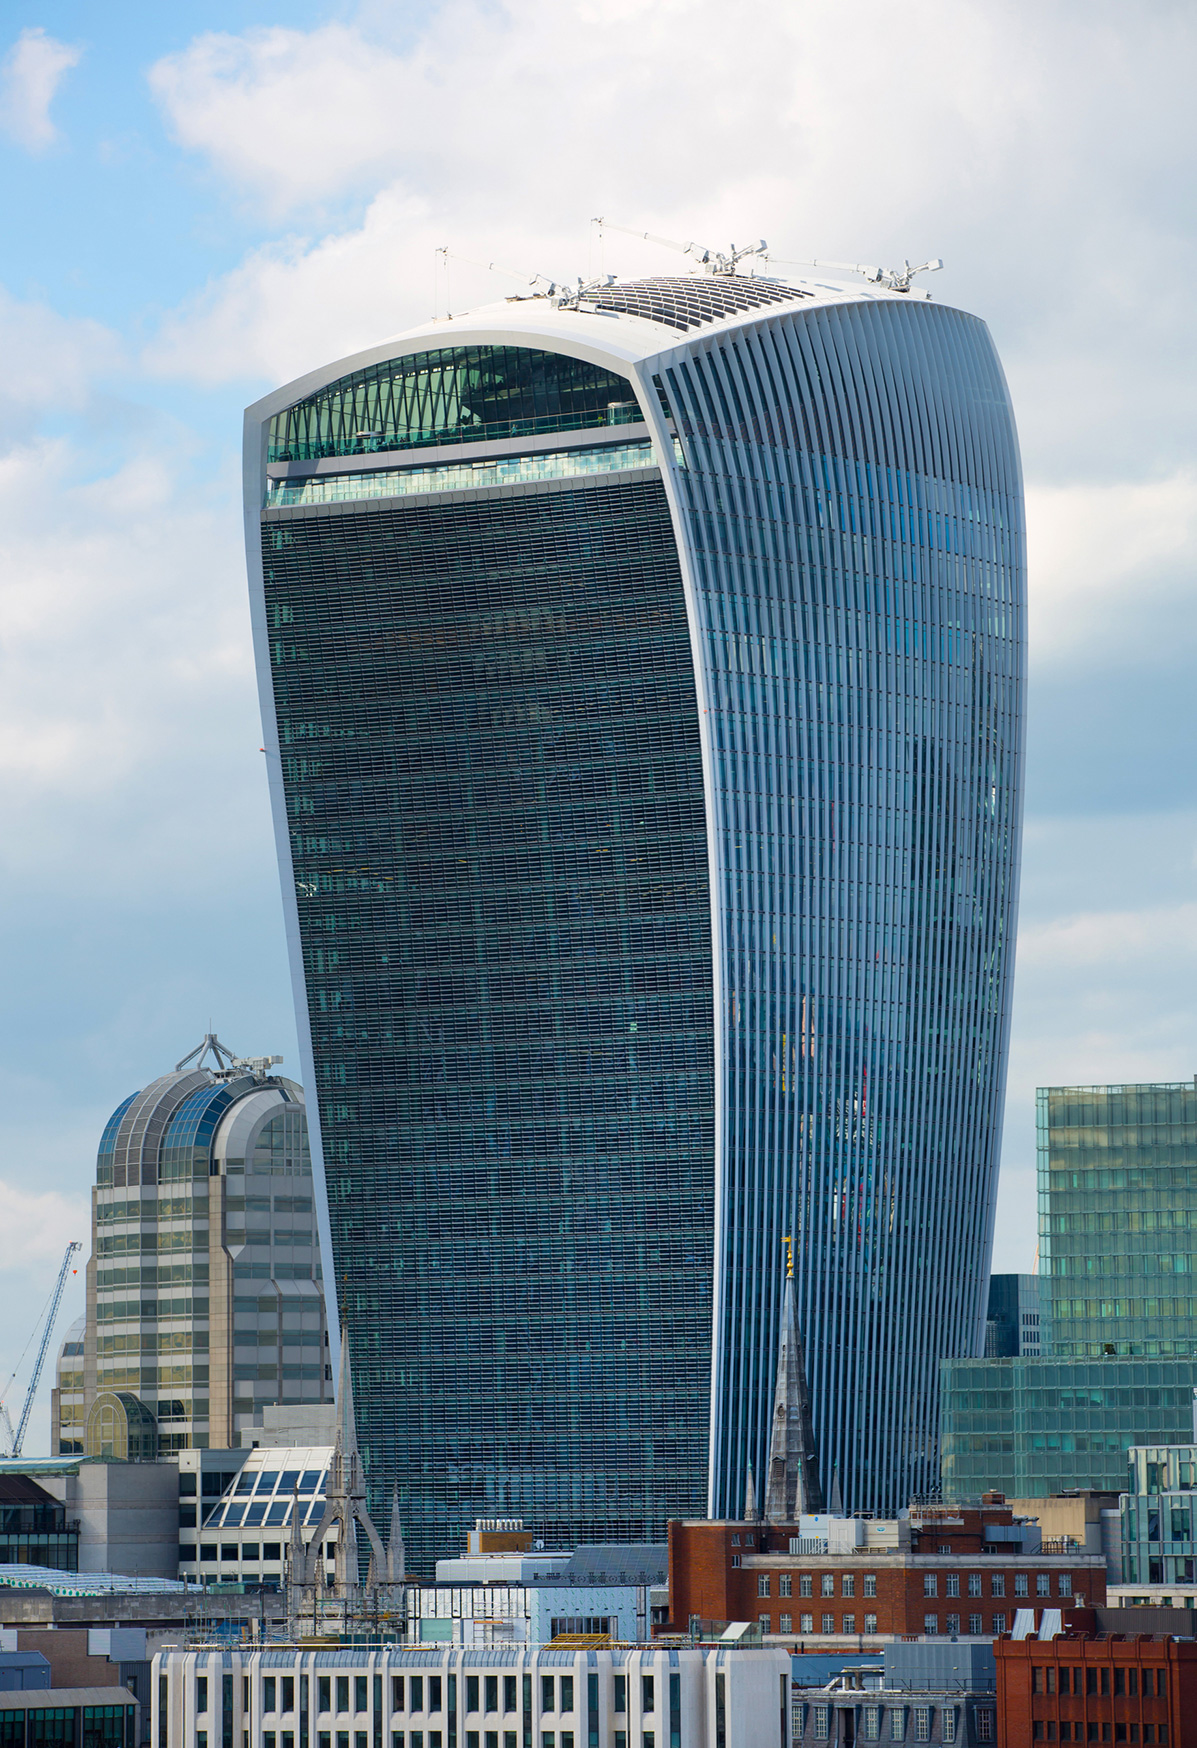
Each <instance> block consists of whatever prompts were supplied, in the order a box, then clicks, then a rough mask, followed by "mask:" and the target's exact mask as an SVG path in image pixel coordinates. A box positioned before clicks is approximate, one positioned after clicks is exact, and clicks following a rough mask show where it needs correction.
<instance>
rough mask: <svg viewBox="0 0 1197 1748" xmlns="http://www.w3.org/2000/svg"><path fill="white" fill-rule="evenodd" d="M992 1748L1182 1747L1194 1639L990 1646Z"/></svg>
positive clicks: (1098, 1637) (1192, 1694) (1191, 1696)
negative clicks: (1076, 1746)
mask: <svg viewBox="0 0 1197 1748" xmlns="http://www.w3.org/2000/svg"><path fill="white" fill-rule="evenodd" d="M994 1654H995V1657H996V1662H997V1721H998V1735H997V1741H998V1748H1025V1745H1026V1744H1027V1743H1029V1742H1127V1743H1130V1742H1140V1743H1143V1744H1144V1745H1145V1748H1151V1744H1153V1743H1156V1744H1160V1743H1162V1744H1171V1748H1184V1745H1185V1744H1186V1743H1188V1742H1190V1741H1192V1739H1193V1738H1192V1718H1193V1713H1194V1707H1195V1706H1197V1642H1195V1641H1194V1640H1192V1639H1187V1640H1186V1639H1175V1638H1172V1637H1169V1636H1167V1635H1166V1634H1163V1633H1161V1634H1154V1633H1153V1634H1148V1633H1135V1632H1119V1631H1117V1630H1116V1629H1115V1630H1107V1631H1102V1632H1089V1633H1086V1632H1082V1631H1080V1630H1078V1628H1077V1625H1076V1624H1075V1617H1073V1621H1072V1622H1070V1630H1069V1632H1068V1634H1067V1636H1065V1635H1064V1634H1060V1635H1058V1636H1057V1637H1055V1638H1051V1639H1038V1638H1021V1639H1019V1638H1010V1639H1002V1640H999V1642H998V1643H997V1644H996V1645H995V1646H994Z"/></svg>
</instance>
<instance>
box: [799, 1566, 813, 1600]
mask: <svg viewBox="0 0 1197 1748" xmlns="http://www.w3.org/2000/svg"><path fill="white" fill-rule="evenodd" d="M798 1594H799V1596H813V1595H814V1594H815V1584H814V1579H813V1578H812V1577H811V1574H810V1573H809V1572H800V1573H799V1574H798Z"/></svg>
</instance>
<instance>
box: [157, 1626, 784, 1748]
mask: <svg viewBox="0 0 1197 1748" xmlns="http://www.w3.org/2000/svg"><path fill="white" fill-rule="evenodd" d="M154 1674H155V1677H156V1679H155V1680H154V1682H153V1692H154V1714H153V1739H154V1740H155V1741H156V1742H157V1741H166V1742H169V1744H170V1748H204V1744H205V1742H207V1741H216V1740H219V1735H220V1730H221V1725H222V1717H223V1719H225V1720H227V1719H229V1718H230V1717H231V1719H232V1724H231V1730H232V1734H231V1737H230V1740H232V1741H233V1742H240V1743H243V1744H244V1745H245V1748H271V1745H272V1742H274V1741H277V1740H278V1739H279V1736H280V1735H284V1736H285V1735H286V1734H290V1735H291V1737H292V1740H293V1741H298V1742H299V1743H301V1744H302V1743H303V1741H304V1739H305V1736H306V1739H307V1740H308V1742H309V1743H310V1744H311V1748H333V1744H334V1742H335V1740H336V1738H337V1736H341V1737H342V1738H343V1740H342V1742H341V1743H340V1744H339V1745H338V1748H345V1742H346V1741H354V1742H356V1741H357V1738H358V1737H359V1736H360V1737H361V1738H362V1740H363V1741H364V1742H372V1743H374V1744H375V1745H378V1744H384V1743H385V1744H386V1748H499V1744H500V1743H501V1744H502V1745H503V1748H514V1745H515V1744H516V1743H517V1742H519V1743H522V1744H524V1745H525V1748H526V1745H527V1744H529V1743H536V1744H538V1745H539V1748H587V1745H588V1744H589V1745H590V1748H596V1745H597V1744H603V1745H604V1748H615V1745H616V1744H618V1748H628V1745H629V1744H634V1745H636V1748H762V1745H763V1744H766V1743H779V1742H780V1741H781V1739H782V1738H781V1728H782V1727H783V1726H784V1724H785V1722H786V1713H787V1708H788V1699H789V1683H790V1672H789V1659H788V1657H787V1656H786V1655H785V1653H784V1652H782V1651H740V1650H735V1649H733V1648H725V1649H722V1650H719V1651H715V1650H707V1649H696V1650H680V1651H679V1650H664V1649H626V1648H618V1649H607V1648H605V1647H603V1648H591V1649H588V1650H581V1649H572V1648H568V1649H567V1648H565V1647H560V1648H553V1649H541V1650H533V1649H529V1648H524V1649H521V1650H514V1651H513V1650H506V1649H492V1650H473V1651H461V1650H450V1649H447V1648H446V1649H444V1650H435V1649H432V1648H427V1649H425V1650H420V1651H398V1650H386V1649H381V1650H369V1649H366V1648H364V1647H361V1648H357V1647H355V1648H349V1647H346V1648H344V1649H341V1650H329V1651H322V1650H311V1649H303V1650H301V1649H300V1648H298V1647H296V1646H279V1647H278V1648H277V1649H274V1650H270V1651H236V1650H234V1651H219V1650H217V1651H213V1650H210V1649H208V1648H206V1647H205V1648H204V1649H201V1650H196V1651H186V1650H172V1651H165V1650H164V1651H162V1652H160V1653H159V1654H158V1656H157V1657H156V1658H155V1659H154ZM222 1707H223V1708H224V1709H223V1712H222V1709H221V1708H222ZM159 1732H161V1734H159ZM226 1733H227V1732H226ZM358 1748H361V1744H360V1743H358Z"/></svg>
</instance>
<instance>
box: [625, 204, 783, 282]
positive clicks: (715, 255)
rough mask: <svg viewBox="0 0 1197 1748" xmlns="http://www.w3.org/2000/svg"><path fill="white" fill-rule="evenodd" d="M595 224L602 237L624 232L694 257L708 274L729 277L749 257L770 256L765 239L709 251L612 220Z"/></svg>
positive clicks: (702, 246)
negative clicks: (604, 234) (741, 245)
mask: <svg viewBox="0 0 1197 1748" xmlns="http://www.w3.org/2000/svg"><path fill="white" fill-rule="evenodd" d="M594 223H595V224H596V225H597V226H598V227H599V235H600V236H601V235H602V233H603V231H604V229H605V230H608V231H622V232H623V234H624V236H625V237H639V238H640V240H641V241H642V242H644V243H658V244H659V245H660V246H661V248H663V249H676V250H677V252H678V254H679V255H693V256H694V258H695V260H696V261H697V262H698V265H699V266H700V267H702V268H704V269H705V270H706V272H708V273H714V274H722V275H723V276H725V277H729V276H731V275H732V274H734V273H735V271H736V268H737V267H738V266H739V264H740V262H741V261H744V260H746V259H747V258H748V256H749V255H766V256H767V255H768V253H769V250H768V246H767V245H766V243H765V239H764V237H762V238H761V240H760V242H759V243H749V244H748V245H746V247H744V248H743V249H738V248H737V247H736V245H735V244H734V243H733V244H732V245H731V247H730V248H729V249H727V250H726V251H724V252H721V251H719V250H718V249H708V248H706V247H704V245H703V244H702V243H678V242H675V241H674V239H673V238H672V237H658V236H656V235H654V233H653V232H652V231H634V230H632V229H630V227H629V226H628V225H617V224H613V223H612V222H611V220H610V219H605V218H598V219H595V220H594Z"/></svg>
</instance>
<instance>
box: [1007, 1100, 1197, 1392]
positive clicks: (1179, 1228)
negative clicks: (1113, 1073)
mask: <svg viewBox="0 0 1197 1748" xmlns="http://www.w3.org/2000/svg"><path fill="white" fill-rule="evenodd" d="M1037 1117H1038V1139H1039V1255H1040V1268H1041V1270H1042V1271H1043V1273H1044V1275H1046V1276H1047V1277H1048V1278H1047V1279H1046V1280H1045V1281H1044V1283H1043V1284H1044V1286H1045V1287H1047V1288H1048V1289H1049V1292H1050V1299H1051V1314H1052V1341H1053V1351H1054V1352H1055V1353H1057V1354H1060V1355H1069V1356H1074V1357H1076V1358H1078V1359H1079V1358H1083V1357H1085V1356H1093V1355H1099V1354H1118V1355H1122V1354H1144V1355H1159V1356H1161V1357H1163V1356H1166V1355H1173V1356H1177V1357H1181V1356H1185V1355H1197V1082H1194V1081H1177V1082H1172V1083H1167V1082H1165V1083H1162V1084H1158V1085H1144V1086H1053V1087H1041V1088H1040V1090H1039V1095H1038V1109H1037Z"/></svg>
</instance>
